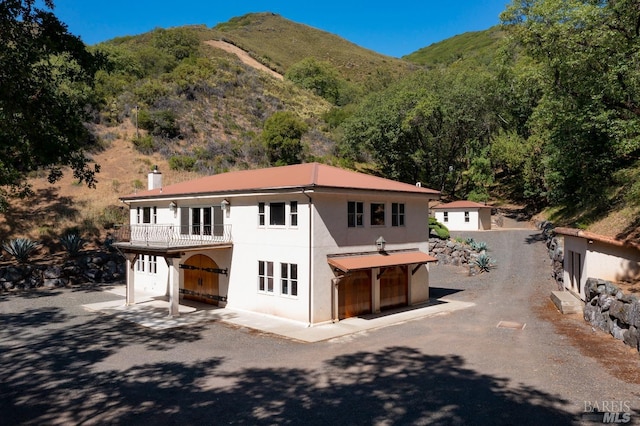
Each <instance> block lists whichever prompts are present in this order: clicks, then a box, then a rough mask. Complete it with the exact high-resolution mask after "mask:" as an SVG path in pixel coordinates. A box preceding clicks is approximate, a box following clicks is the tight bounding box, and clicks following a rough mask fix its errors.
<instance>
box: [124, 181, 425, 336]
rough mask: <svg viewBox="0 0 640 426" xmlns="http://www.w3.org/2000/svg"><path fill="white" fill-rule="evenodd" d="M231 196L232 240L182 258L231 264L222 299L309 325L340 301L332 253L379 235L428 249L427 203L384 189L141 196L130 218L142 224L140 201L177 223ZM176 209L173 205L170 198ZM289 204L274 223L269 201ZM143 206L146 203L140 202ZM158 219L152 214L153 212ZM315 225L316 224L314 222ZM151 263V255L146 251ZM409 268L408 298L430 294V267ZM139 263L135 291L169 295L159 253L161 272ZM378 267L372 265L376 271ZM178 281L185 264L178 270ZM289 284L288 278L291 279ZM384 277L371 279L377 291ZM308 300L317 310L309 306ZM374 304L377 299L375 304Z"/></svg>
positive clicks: (227, 219) (365, 247)
mask: <svg viewBox="0 0 640 426" xmlns="http://www.w3.org/2000/svg"><path fill="white" fill-rule="evenodd" d="M225 198H226V199H227V200H229V201H230V205H229V207H228V213H225V214H223V218H224V219H223V220H224V223H225V225H231V233H232V241H233V243H232V247H231V248H220V249H208V250H191V249H190V251H186V252H184V253H182V254H181V257H180V260H179V262H178V263H184V262H186V261H187V260H188V259H189V258H190V257H191V256H194V255H196V254H204V255H207V256H209V257H210V258H211V259H213V260H214V261H215V262H216V264H217V265H218V267H219V268H223V269H224V268H228V270H229V275H228V276H225V275H219V276H218V282H219V294H220V295H221V296H226V297H227V301H226V304H225V303H221V304H220V305H221V306H225V305H226V306H228V307H231V308H234V309H241V310H247V311H253V312H260V313H264V314H268V315H274V316H278V317H283V318H288V319H291V320H295V321H299V322H303V323H308V322H311V323H312V324H319V323H324V322H330V321H332V319H333V312H332V303H337V301H336V300H332V298H335V294H334V292H333V291H334V290H333V285H332V279H333V278H335V274H334V272H333V270H332V268H331V267H330V266H329V264H328V263H327V255H335V254H342V253H361V252H372V253H375V252H376V245H375V242H376V240H377V239H378V237H380V236H382V237H383V238H384V239H385V240H386V241H387V245H386V249H387V250H388V251H393V250H402V249H415V248H418V249H419V250H421V251H423V252H425V253H428V232H429V231H428V222H427V218H428V206H427V200H426V199H425V197H424V196H421V195H417V196H406V195H396V194H392V193H384V192H371V193H367V194H365V193H362V192H354V193H353V194H348V193H344V192H342V193H338V192H334V193H327V192H323V193H318V192H313V191H308V192H306V193H301V191H300V190H294V191H289V192H287V191H283V192H282V193H278V194H273V193H266V194H251V195H233V196H228V197H220V196H218V197H202V198H199V199H196V200H189V199H186V198H184V199H175V200H159V201H144V202H136V203H132V205H131V212H130V215H131V216H130V220H131V222H130V223H131V224H137V223H138V214H137V207H141V208H144V207H151V208H153V207H156V210H155V218H156V219H155V220H156V223H157V224H173V225H175V226H179V225H180V217H181V214H180V209H183V208H184V209H186V208H190V207H206V206H218V205H220V202H221V201H222V200H223V199H225ZM171 201H174V202H175V203H176V204H177V205H178V209H177V210H176V211H175V212H174V211H171V210H170V208H169V202H171ZM349 201H356V202H361V203H362V204H363V207H364V223H363V225H364V226H362V227H348V226H347V203H348V202H349ZM292 202H293V203H297V204H296V205H297V212H296V214H295V215H296V217H297V225H293V224H292ZM259 203H265V217H264V220H265V225H260V223H259V207H258V205H259ZM274 203H276V204H277V203H284V209H285V215H284V217H285V224H284V225H271V224H270V213H271V205H272V204H274ZM392 203H397V204H403V205H404V209H405V210H404V225H403V226H392V218H391V216H392ZM372 204H378V205H379V204H384V206H385V207H384V209H385V213H384V218H385V225H384V226H380V225H372V224H371V209H372ZM141 211H142V209H141ZM151 220H152V221H153V219H151ZM310 227H312V228H310ZM260 261H262V262H272V264H273V276H272V278H273V291H261V290H260V289H259V285H258V283H259V274H258V265H259V262H260ZM145 262H148V255H147V256H145ZM283 263H284V264H287V265H292V264H293V265H296V266H297V294H295V295H294V294H285V293H283V291H282V280H281V278H282V277H281V264H283ZM413 269H414V268H413V267H410V268H409V303H410V304H415V303H420V302H423V301H426V300H428V298H429V275H428V266H427V265H422V266H420V267H419V268H418V269H417V270H416V272H415V273H414V274H411V272H412V270H413ZM134 270H135V274H136V277H135V286H136V289H137V290H138V291H144V292H146V293H152V294H157V295H164V294H167V285H168V282H167V277H168V272H169V271H168V267H167V264H166V261H165V260H164V258H162V257H158V258H157V261H156V273H151V272H150V271H149V269H148V268H145V271H138V270H137V268H135V267H134ZM378 272H379V271H377V270H376V271H374V277H375V276H376V275H377V273H378ZM179 274H180V282H181V283H182V282H183V281H184V271H183V270H180V271H179ZM288 284H289V289H290V288H291V283H290V282H289V283H288ZM377 286H379V282H378V281H377V280H376V282H375V283H374V295H375V294H377V295H378V297H379V291H377V290H376V289H377ZM309 306H312V307H313V309H312V312H311V313H309ZM374 306H375V303H374Z"/></svg>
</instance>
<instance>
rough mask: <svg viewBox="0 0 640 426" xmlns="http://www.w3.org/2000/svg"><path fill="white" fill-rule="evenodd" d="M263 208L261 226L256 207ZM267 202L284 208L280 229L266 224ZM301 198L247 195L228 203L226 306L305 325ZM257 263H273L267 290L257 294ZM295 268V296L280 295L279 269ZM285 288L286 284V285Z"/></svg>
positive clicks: (305, 260) (305, 259) (306, 267)
mask: <svg viewBox="0 0 640 426" xmlns="http://www.w3.org/2000/svg"><path fill="white" fill-rule="evenodd" d="M260 202H264V203H265V225H264V226H261V225H260V224H259V211H258V203H260ZM291 202H296V203H297V210H298V211H297V221H298V224H297V226H295V225H292V219H291ZM271 203H285V224H284V225H270V205H271ZM307 203H308V199H307V197H306V196H304V195H303V194H300V192H299V191H298V192H297V193H282V194H275V195H272V194H270V195H262V196H257V195H252V196H245V197H235V198H232V199H231V210H230V215H229V216H230V217H229V221H230V223H232V229H233V231H232V233H233V249H232V250H233V255H232V260H231V268H230V275H229V279H230V281H231V282H232V285H231V287H230V288H229V295H228V301H227V306H229V307H233V308H236V309H244V310H248V311H254V312H261V313H265V314H269V315H275V316H279V317H284V318H289V319H292V320H295V321H300V322H307V321H308V319H309V318H308V317H309V316H308V303H309V302H308V301H309V284H308V282H309V265H308V263H309V256H308V254H307V253H308V246H309V242H308V235H309V228H308V224H309V211H308V205H307ZM259 261H263V262H272V264H273V277H272V278H273V291H261V290H260V289H259V285H258V284H259V279H258V278H259V277H258V265H259ZM283 263H284V264H288V265H291V264H294V265H297V275H298V276H297V295H293V294H284V293H283V291H282V277H281V265H282V264H283ZM288 284H289V288H291V283H290V282H289V283H288Z"/></svg>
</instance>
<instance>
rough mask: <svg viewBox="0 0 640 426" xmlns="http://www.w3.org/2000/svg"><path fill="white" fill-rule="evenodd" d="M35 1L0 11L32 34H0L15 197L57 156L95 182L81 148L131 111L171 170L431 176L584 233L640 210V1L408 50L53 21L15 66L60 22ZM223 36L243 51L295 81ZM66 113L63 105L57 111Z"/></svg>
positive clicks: (262, 18)
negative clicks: (50, 108) (92, 36)
mask: <svg viewBox="0 0 640 426" xmlns="http://www.w3.org/2000/svg"><path fill="white" fill-rule="evenodd" d="M32 3H33V2H31V1H26V0H23V1H18V0H14V1H12V2H8V3H6V4H7V5H9V4H12V5H13V9H11V8H10V7H8V6H6V5H5V6H3V8H4V9H2V10H0V14H2V15H3V16H1V17H0V19H2V20H3V22H2V25H3V28H9V27H10V25H11V26H12V28H15V29H16V31H14V32H13V33H11V34H14V35H15V34H22V35H21V37H23V39H14V40H1V41H3V45H5V46H12V47H11V48H9V49H5V51H4V53H1V54H0V65H2V66H1V67H0V69H2V70H3V71H2V72H1V73H2V75H1V76H0V77H1V78H2V80H1V83H2V85H1V87H2V93H0V95H1V96H0V102H1V103H0V114H2V120H0V138H1V140H2V141H3V146H2V147H1V149H2V152H1V158H0V188H4V189H3V190H2V194H0V195H2V196H3V197H9V196H11V195H12V194H11V191H10V189H13V190H14V191H13V192H14V194H13V195H16V194H17V193H20V194H24V193H27V192H28V190H27V189H28V184H27V185H25V182H28V177H29V176H30V175H29V173H33V171H34V170H36V169H38V168H45V169H48V170H50V178H51V181H55V180H56V179H57V178H59V176H60V167H61V166H71V167H72V169H73V170H74V171H75V173H76V175H77V177H78V179H79V180H80V181H82V180H85V181H86V182H87V183H89V184H94V180H93V179H94V174H93V173H95V172H98V171H99V169H98V168H97V166H96V168H95V169H93V170H92V169H90V168H89V165H88V161H87V158H86V157H81V156H78V152H91V151H92V150H100V149H104V148H105V146H108V143H109V141H110V140H111V139H113V138H115V137H116V136H115V133H114V131H111V130H110V129H114V128H116V127H117V126H118V125H120V124H122V123H129V124H130V125H135V128H136V132H135V136H133V137H132V138H131V140H130V142H131V144H132V145H133V146H134V147H135V149H136V150H137V151H138V152H140V153H142V154H148V155H151V154H159V155H161V156H163V158H166V159H167V161H168V164H169V166H170V167H171V168H172V169H174V170H184V171H189V172H194V173H201V174H205V173H207V174H211V173H220V172H224V171H227V170H231V169H238V168H252V167H264V166H267V165H280V164H291V163H299V162H305V161H321V162H325V163H331V164H337V165H340V166H342V167H348V168H353V169H358V170H362V171H366V172H368V173H374V174H378V175H380V176H384V177H388V178H391V179H397V180H401V181H404V182H409V183H415V182H417V181H420V182H422V184H423V185H425V186H429V187H432V188H435V189H438V190H441V191H442V194H443V197H445V198H448V199H460V198H468V199H472V200H476V201H488V202H492V203H500V202H511V203H518V204H520V205H524V206H526V209H527V211H529V212H530V213H531V214H533V213H538V212H541V211H547V212H551V213H553V214H556V216H557V218H558V220H564V221H567V222H568V223H569V224H571V225H574V226H580V227H588V226H589V224H590V223H592V222H594V221H596V220H598V219H599V218H601V217H603V216H605V215H606V214H608V213H609V212H611V211H612V210H614V209H615V210H618V211H619V210H623V209H625V211H627V212H634V213H635V212H637V211H638V207H639V204H640V161H639V160H640V159H639V154H640V126H639V123H638V120H639V118H640V64H639V61H640V55H639V52H638V50H639V49H640V7H639V3H638V2H637V1H632V0H620V1H598V2H593V1H563V2H557V1H550V0H535V1H524V0H521V1H518V0H514V1H513V2H512V3H511V4H510V5H508V7H507V8H506V10H505V11H504V12H503V13H502V15H501V17H500V18H501V21H502V24H501V25H500V26H498V27H495V28H491V29H488V30H486V31H481V32H477V33H467V34H462V35H460V36H457V37H454V38H452V39H449V40H445V41H442V42H440V43H436V44H434V45H431V46H427V47H425V48H423V49H420V50H419V51H417V52H414V53H412V54H410V55H407V56H406V57H404V58H402V59H398V58H390V57H386V56H383V55H379V54H377V53H375V52H372V51H369V50H366V49H363V48H360V47H358V46H356V45H354V44H352V43H349V42H348V41H345V40H343V39H340V38H339V37H336V36H335V35H332V34H329V33H326V32H323V31H320V30H317V29H313V28H310V27H307V26H305V25H301V24H297V23H293V22H291V21H288V20H286V19H284V18H283V17H280V16H277V15H274V14H270V13H260V14H249V15H245V16H242V17H238V18H234V19H232V20H231V21H229V22H227V23H223V24H219V25H218V26H216V27H214V28H207V27H204V26H191V27H180V28H171V29H156V30H154V31H151V32H149V33H146V34H142V35H139V36H125V37H121V38H117V39H113V40H110V41H107V42H104V43H100V44H98V45H95V46H89V47H81V46H78V45H77V39H75V38H74V37H73V36H71V35H70V34H67V33H66V29H65V27H64V25H63V24H61V23H58V24H60V26H59V27H57V26H52V27H51V28H53V27H55V28H56V29H57V31H58V32H57V33H56V32H52V31H43V32H42V34H41V36H42V37H45V36H47V37H50V40H49V43H50V44H49V45H50V46H56V48H57V50H56V49H50V48H49V49H43V50H42V51H35V50H32V51H31V52H30V53H32V54H33V55H32V56H33V58H34V60H33V61H31V62H20V61H22V60H23V59H24V58H25V57H27V56H28V55H27V56H25V55H26V54H27V53H29V52H28V50H29V49H32V48H31V47H30V46H35V45H37V43H25V42H24V41H25V40H26V39H31V41H33V37H34V36H35V35H36V34H38V33H37V32H35V31H30V30H27V31H25V32H22V33H20V31H18V30H19V29H20V28H22V27H23V26H24V23H25V22H31V23H32V24H33V25H36V26H38V25H40V26H41V27H43V28H48V27H47V26H48V25H49V26H50V25H52V24H51V22H52V21H51V19H54V18H55V16H54V15H53V13H52V12H50V11H45V12H42V13H46V14H48V15H46V16H48V19H43V18H42V16H40V17H39V18H38V17H37V16H36V11H35V9H33V8H31V6H32ZM25 5H27V6H29V7H26V8H25ZM21 7H22V9H21ZM38 13H40V12H38ZM31 18H33V19H31ZM4 34H5V33H3V36H2V37H8V36H7V35H4ZM7 34H9V33H7ZM51 40H54V41H55V40H66V42H64V43H63V42H56V43H53V44H52V42H51ZM212 40H214V41H218V42H224V43H228V44H230V45H233V46H236V47H239V48H240V49H242V50H243V51H245V52H247V53H248V54H249V55H250V56H251V57H253V58H254V59H255V60H257V61H258V62H260V63H262V64H264V65H265V66H267V67H268V68H270V69H271V70H273V71H275V72H277V73H279V74H281V76H282V78H281V79H280V78H276V77H274V76H272V75H268V74H266V73H263V72H261V71H258V70H256V69H255V68H252V67H250V66H248V65H246V64H245V63H243V62H242V61H240V60H239V59H238V57H237V56H236V55H234V54H233V53H229V52H228V51H225V50H223V49H221V48H220V46H219V45H215V44H213V43H210V41H212ZM71 41H75V42H76V43H75V44H74V43H71ZM36 53H37V54H36ZM43 64H47V66H45V65H43ZM29 70H31V71H29ZM35 70H37V71H38V72H37V73H35V72H34V71H35ZM29 72H31V74H29ZM13 73H18V74H19V75H23V76H25V75H26V76H29V75H31V77H24V78H23V80H24V79H28V78H31V80H33V81H22V82H21V86H20V88H23V87H34V88H35V87H38V84H42V81H45V80H46V79H47V78H49V79H50V80H47V81H48V83H47V87H48V88H50V91H51V96H52V101H51V102H52V104H53V105H65V106H66V108H68V109H69V110H73V114H70V117H67V118H69V119H70V121H71V122H72V123H75V124H74V125H73V126H68V125H66V124H65V125H64V126H63V125H62V124H61V123H58V122H56V121H55V120H54V119H53V118H52V119H51V122H50V123H46V122H41V121H42V120H40V119H39V118H38V117H37V115H38V114H41V115H42V114H43V113H42V111H37V110H36V111H31V110H30V109H29V108H32V104H33V102H31V100H32V98H29V96H30V94H29V92H28V91H27V92H26V93H21V94H20V96H19V97H16V93H18V92H19V87H18V86H15V87H14V89H15V92H14V91H9V90H7V89H6V88H7V87H9V88H11V87H13V86H11V85H5V83H6V82H7V81H8V80H10V79H11V78H13V77H14V76H13ZM25 73H26V74H25ZM52 76H55V79H51V77H52ZM89 77H90V78H91V79H90V80H89ZM34 90H35V89H34ZM33 95H34V94H33V93H31V96H33ZM39 96H40V95H39ZM54 98H55V99H54ZM60 99H62V100H63V102H62V103H61V102H58V100H60ZM16 103H18V105H16ZM20 103H21V104H20ZM46 107H47V106H46V104H45V105H44V106H43V108H46ZM21 108H22V110H21ZM25 111H28V112H29V114H23V112H25ZM9 112H11V114H12V115H11V117H12V118H11V120H12V121H11V120H8V117H9V116H8V115H7V114H9ZM56 114H58V115H63V114H64V111H54V112H53V113H51V114H50V113H47V114H46V116H47V117H55V116H56ZM29 120H31V121H29ZM36 121H38V125H37V126H34V122H36ZM80 122H82V123H84V127H83V128H84V129H88V131H89V132H88V133H89V135H87V134H85V132H84V131H83V128H82V127H78V126H77V124H78V123H80ZM65 126H67V127H65ZM65 128H68V129H69V131H70V132H72V133H70V134H64V130H65ZM20 129H22V130H24V131H23V132H22V134H17V133H16V132H18V133H20V132H21V131H22V130H20ZM43 129H45V130H47V132H45V131H43ZM51 129H55V132H51V131H50V130H51ZM52 135H53V140H55V141H57V142H56V143H57V144H59V145H61V146H62V147H64V151H63V154H64V155H62V156H61V155H59V154H58V153H56V152H55V150H53V149H47V150H45V151H44V152H43V153H42V154H39V156H40V157H42V158H39V160H38V161H31V160H27V159H29V158H31V157H30V156H31V155H33V150H31V151H29V150H27V149H26V148H25V147H29V146H42V145H46V142H44V141H45V139H46V140H48V141H50V140H52ZM43 138H44V139H43ZM9 140H14V141H16V140H18V141H20V143H19V144H12V143H9V142H7V141H9ZM25 143H26V145H25ZM16 153H19V155H17V156H16ZM10 158H18V159H22V160H16V161H17V163H16V164H11V161H10V160H6V159H10ZM51 159H55V160H62V161H51ZM21 161H22V163H21ZM18 189H19V190H18ZM4 205H6V204H4ZM631 222H633V221H631ZM632 225H633V223H632ZM636 225H637V223H636Z"/></svg>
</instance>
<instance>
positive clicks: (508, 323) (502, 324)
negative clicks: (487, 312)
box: [496, 321, 527, 330]
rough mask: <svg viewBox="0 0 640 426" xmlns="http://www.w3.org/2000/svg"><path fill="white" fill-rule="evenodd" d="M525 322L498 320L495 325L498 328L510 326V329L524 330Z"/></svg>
mask: <svg viewBox="0 0 640 426" xmlns="http://www.w3.org/2000/svg"><path fill="white" fill-rule="evenodd" d="M526 325H527V324H523V323H520V322H515V321H500V322H499V323H498V325H497V326H496V327H498V328H510V329H512V330H524V327H525V326H526Z"/></svg>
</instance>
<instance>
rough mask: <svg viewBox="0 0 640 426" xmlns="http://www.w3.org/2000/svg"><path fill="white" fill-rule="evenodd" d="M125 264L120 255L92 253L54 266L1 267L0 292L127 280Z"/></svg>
mask: <svg viewBox="0 0 640 426" xmlns="http://www.w3.org/2000/svg"><path fill="white" fill-rule="evenodd" d="M125 277H126V263H125V261H124V258H123V257H122V256H120V255H119V254H117V253H105V252H92V253H86V254H81V255H80V256H78V257H76V258H73V259H68V260H66V261H64V262H62V263H61V264H58V265H56V264H53V265H38V264H35V265H31V264H29V265H6V266H0V291H6V290H24V289H31V288H37V287H46V288H56V287H66V286H69V285H77V284H84V283H87V282H89V283H111V282H115V281H119V280H124V278H125Z"/></svg>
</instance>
